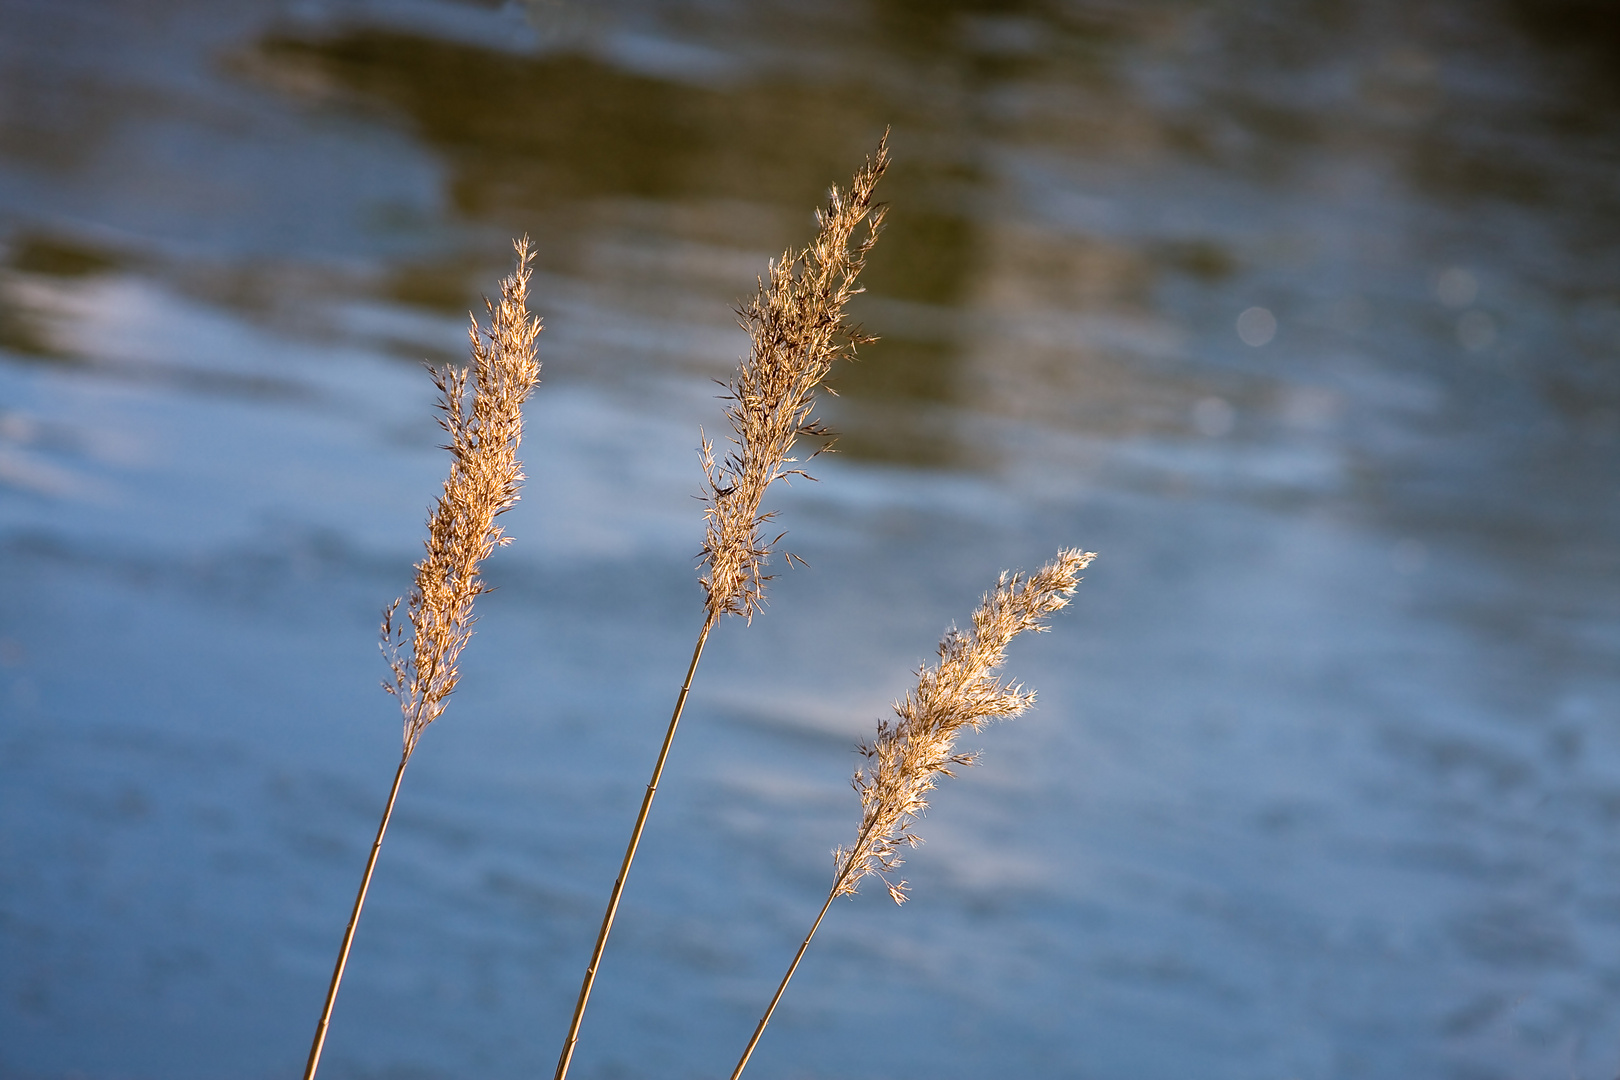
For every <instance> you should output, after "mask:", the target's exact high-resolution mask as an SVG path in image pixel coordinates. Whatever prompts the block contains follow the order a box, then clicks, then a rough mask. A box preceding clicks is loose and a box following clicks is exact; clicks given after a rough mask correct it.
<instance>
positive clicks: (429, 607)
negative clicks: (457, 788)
mask: <svg viewBox="0 0 1620 1080" xmlns="http://www.w3.org/2000/svg"><path fill="white" fill-rule="evenodd" d="M513 246H514V248H515V249H516V251H517V268H516V269H515V270H514V271H513V272H512V274H511V275H510V276H508V277H507V278H505V279H504V280H503V281H502V282H501V300H500V303H499V304H494V303H491V302H489V301H485V307H486V308H487V309H488V313H489V318H490V328H489V329H488V330H487V331H486V330H482V329H480V328H479V326H478V320H477V319H476V317H475V318H474V319H473V320H472V326H471V327H470V328H469V330H468V336H469V337H470V338H471V340H472V364H471V368H470V370H466V369H460V368H456V367H453V366H447V367H445V368H442V369H433V368H429V369H428V370H429V372H430V373H431V375H432V377H433V382H434V385H435V386H437V387H438V389H439V409H440V411H441V412H442V413H443V415H442V416H441V417H440V418H439V424H440V426H441V427H443V428H444V430H445V432H446V433H447V434H448V435H449V440H450V441H449V444H448V445H447V446H446V447H445V449H447V450H449V451H450V475H449V476H448V477H447V478H446V479H445V481H444V491H443V493H442V494H441V495H440V496H439V499H438V502H437V504H436V505H435V506H434V508H433V513H432V514H431V515H430V516H429V518H428V538H427V541H426V542H425V545H424V546H425V547H426V549H427V552H426V554H425V555H424V556H423V558H422V561H421V562H419V563H417V564H416V582H415V585H414V587H413V588H412V590H411V594H410V597H409V599H407V600H403V601H401V600H396V601H394V603H393V604H392V605H391V606H390V607H389V608H388V610H387V611H386V612H385V613H384V615H383V623H382V647H383V652H384V654H385V655H386V656H387V657H388V665H389V667H390V669H391V670H392V672H393V681H392V683H391V684H390V683H384V684H383V688H384V689H385V690H387V691H388V692H389V693H390V694H393V695H394V696H395V697H396V698H398V700H399V706H400V712H401V714H402V716H403V718H404V725H405V730H404V747H403V749H402V750H401V752H400V757H399V767H398V768H397V769H396V770H395V771H394V783H393V786H392V787H391V788H390V789H389V792H388V802H387V804H386V805H385V806H384V807H383V814H382V821H381V822H380V823H379V824H378V826H377V838H376V839H375V840H374V841H372V844H371V854H370V856H369V857H368V858H367V859H366V868H365V872H364V873H363V874H362V875H361V877H360V891H359V892H358V893H357V894H356V895H355V898H354V909H353V911H352V912H351V913H350V915H349V925H348V928H347V929H346V930H345V931H344V932H343V944H342V945H341V946H339V948H338V955H337V963H336V964H335V965H334V966H333V968H332V982H331V985H330V986H329V987H328V989H327V992H326V1003H325V1005H323V1006H322V1008H321V1019H320V1022H319V1023H318V1024H316V1026H315V1039H314V1042H313V1043H312V1044H311V1045H310V1048H309V1061H308V1064H306V1065H305V1067H304V1080H313V1078H314V1076H315V1070H316V1068H317V1067H319V1065H320V1061H321V1050H322V1048H323V1047H324V1046H325V1044H326V1032H327V1028H328V1027H329V1026H330V1024H331V1021H332V1008H333V1006H334V1004H335V1003H336V1002H337V995H338V987H339V986H340V985H341V984H342V982H343V969H344V968H345V966H347V964H348V962H349V949H350V947H351V946H352V945H353V944H354V931H355V927H356V926H358V925H359V923H360V911H361V909H362V908H363V907H365V903H366V893H367V891H368V890H369V889H370V887H371V875H372V871H373V870H375V869H376V866H377V855H378V853H379V852H380V851H381V850H382V843H383V836H384V835H385V834H386V833H387V832H388V821H389V819H390V818H391V817H392V816H393V813H394V803H395V801H396V800H397V799H398V798H399V785H400V781H401V780H403V779H404V778H405V766H406V765H408V764H410V760H411V755H412V754H413V753H414V752H415V750H416V744H417V742H418V741H419V740H420V739H421V737H422V732H423V731H424V730H425V729H426V728H427V726H428V725H429V724H431V723H433V721H434V720H437V719H438V718H439V716H440V715H441V714H442V713H443V712H444V708H445V705H446V704H447V702H448V699H449V697H450V694H451V693H452V692H453V691H454V690H455V688H456V683H457V681H458V679H459V678H460V667H459V660H460V657H461V650H462V649H463V648H465V647H466V645H467V640H468V638H470V637H471V636H472V624H473V621H474V619H473V601H474V600H476V599H477V597H478V595H479V594H480V593H482V592H484V591H485V586H484V583H483V580H482V579H481V578H480V577H479V565H480V564H481V563H482V562H483V561H484V560H485V559H487V558H488V557H489V556H490V554H491V553H492V552H493V551H494V550H495V549H496V548H497V547H503V546H505V545H506V544H508V543H510V542H511V538H510V537H508V536H506V535H505V534H504V532H503V531H502V529H501V526H500V525H499V523H498V522H497V521H496V519H497V518H498V517H499V516H500V515H501V514H503V513H505V512H506V511H507V510H509V509H511V508H512V506H513V504H515V503H516V502H517V501H518V492H519V489H520V488H521V487H522V484H523V480H524V476H523V473H522V472H521V471H520V470H521V466H520V463H519V461H518V457H517V451H518V445H519V443H520V442H521V441H522V437H523V403H524V401H525V400H527V398H528V396H529V393H530V392H531V391H532V390H533V389H534V387H535V384H536V383H538V382H539V378H540V362H539V360H538V359H537V358H536V356H535V347H534V343H535V337H536V335H538V334H539V333H540V320H539V319H533V318H530V317H529V313H528V306H527V298H528V286H529V260H530V258H531V257H532V256H531V252H530V250H529V241H528V238H527V237H525V238H524V239H522V240H519V241H516V242H515V243H514V245H513ZM469 380H470V382H471V402H470V403H469V401H468V384H469ZM402 602H403V603H404V604H405V618H406V621H407V622H409V624H410V632H409V633H408V634H407V632H406V628H405V626H404V625H403V624H397V623H396V622H395V615H396V614H397V613H398V610H399V605H400V604H401V603H402Z"/></svg>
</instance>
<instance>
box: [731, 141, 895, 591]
mask: <svg viewBox="0 0 1620 1080" xmlns="http://www.w3.org/2000/svg"><path fill="white" fill-rule="evenodd" d="M888 166H889V150H888V135H887V134H885V135H884V137H883V141H881V142H880V143H879V144H878V148H877V152H876V153H875V154H873V155H872V157H871V158H869V159H867V162H866V164H865V165H864V166H863V167H862V168H861V170H860V171H859V172H857V173H856V174H855V179H854V181H853V183H851V185H850V188H849V190H848V191H847V192H845V191H840V190H838V188H836V187H835V188H833V189H832V194H831V198H830V199H829V201H828V203H827V205H826V207H825V208H823V209H820V210H818V211H816V221H817V224H818V225H819V226H820V228H819V230H818V231H817V233H816V237H815V239H814V240H813V241H811V243H810V245H809V246H808V247H805V248H803V249H802V250H800V251H791V250H790V251H786V252H783V254H782V257H781V258H780V259H777V260H775V261H774V262H772V263H771V265H770V269H769V272H768V273H767V275H766V276H765V277H764V278H761V279H760V281H759V290H758V292H757V293H756V294H755V295H754V297H753V299H752V300H750V301H749V302H748V303H747V304H745V305H743V306H742V307H741V308H739V309H738V312H737V314H738V316H739V318H740V320H741V323H742V326H743V329H745V330H747V331H748V334H749V338H750V346H749V353H748V356H747V358H746V359H744V360H743V362H742V364H741V366H740V367H739V369H738V371H737V375H736V377H735V378H734V379H732V381H731V382H730V383H729V384H728V385H727V387H726V389H727V395H726V397H727V399H728V400H729V401H730V402H731V405H730V406H729V407H727V409H726V419H727V420H728V421H730V423H731V429H732V432H733V437H732V440H731V441H732V445H733V449H732V450H731V451H730V452H728V453H727V454H726V455H725V457H724V459H723V460H721V461H718V462H717V461H716V460H715V456H714V448H713V446H712V444H711V443H710V442H709V440H708V439H704V440H703V451H702V453H703V469H704V473H705V474H706V476H707V485H706V488H707V490H706V491H705V493H704V499H705V501H706V503H707V507H706V509H705V511H704V514H705V516H706V517H707V519H708V535H707V537H706V538H705V539H704V543H703V550H702V552H701V554H700V558H701V559H702V562H703V566H704V577H703V587H704V589H705V590H706V591H707V593H708V608H709V615H710V617H711V619H713V618H718V617H719V616H720V615H724V614H736V615H743V616H745V617H746V616H752V615H753V613H754V612H755V611H756V610H757V609H758V607H759V605H760V604H761V602H762V601H763V599H764V586H765V582H766V581H768V580H770V575H768V574H766V573H765V572H764V567H765V563H766V559H767V557H768V556H769V554H770V551H771V547H772V546H773V545H774V544H775V543H776V541H777V540H780V539H781V537H780V536H778V537H776V539H775V540H770V541H767V540H765V539H764V536H765V533H764V529H765V526H766V525H767V524H768V523H769V522H770V520H771V518H772V517H773V516H774V513H762V512H761V511H760V503H761V501H762V500H763V499H764V497H765V489H766V488H768V487H770V485H771V484H772V483H774V482H775V481H777V480H781V479H784V478H786V477H789V476H806V474H805V473H804V471H803V470H802V469H798V468H789V467H788V466H789V465H794V464H797V459H795V458H793V457H790V456H789V455H790V454H791V453H792V451H793V447H794V443H795V442H796V441H797V440H798V439H799V438H800V437H801V436H803V437H805V438H811V439H819V440H821V443H822V445H821V446H820V447H819V448H817V449H816V450H815V451H814V452H813V453H812V454H811V455H810V456H811V457H815V456H816V454H819V453H822V452H824V451H826V450H829V449H831V446H832V443H831V433H830V432H829V431H828V430H827V429H826V428H825V427H824V426H822V424H821V423H820V422H819V421H818V420H816V419H815V418H814V416H813V415H812V413H813V410H814V408H815V390H816V388H817V387H818V386H819V385H820V384H821V382H822V380H824V379H825V378H826V377H827V374H828V372H830V371H831V370H832V366H833V364H834V363H835V362H837V361H838V360H839V359H840V358H844V357H850V356H853V355H854V352H855V349H856V347H857V346H858V345H864V344H866V343H868V342H870V341H871V340H873V339H872V338H868V337H866V336H864V335H863V334H862V333H861V330H860V328H859V327H858V326H855V325H853V324H851V323H850V321H849V318H848V316H847V315H846V314H845V312H844V307H845V305H846V304H847V303H848V302H849V300H850V298H851V297H853V296H856V295H857V294H859V293H860V292H861V291H862V290H861V288H860V287H859V286H858V285H857V284H856V279H857V278H858V276H859V275H860V272H861V268H862V267H864V266H865V265H866V256H867V254H868V252H870V251H871V250H872V245H873V244H875V243H876V242H877V238H878V233H879V232H880V231H881V230H882V228H883V215H884V207H882V206H879V205H875V204H874V203H873V202H872V192H873V189H874V188H875V187H876V186H877V182H878V180H879V179H881V178H882V176H883V173H884V170H886V169H887V168H888ZM863 224H864V225H865V229H864V230H862V228H861V226H862V225H863ZM789 558H790V559H791V558H792V556H789Z"/></svg>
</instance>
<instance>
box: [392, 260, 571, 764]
mask: <svg viewBox="0 0 1620 1080" xmlns="http://www.w3.org/2000/svg"><path fill="white" fill-rule="evenodd" d="M513 248H514V249H515V250H516V252H517V268H516V269H515V270H514V271H513V272H512V274H511V275H510V276H508V277H507V278H505V279H504V280H502V282H501V300H500V303H499V304H495V303H492V302H491V301H489V300H487V299H486V300H485V301H484V306H485V308H486V309H487V310H488V313H489V320H490V328H489V329H488V330H483V329H481V328H480V327H479V325H478V319H477V317H476V316H473V317H472V319H471V322H472V325H471V326H470V327H469V329H468V337H469V338H471V341H472V350H471V351H472V364H471V367H470V369H463V368H457V367H454V366H449V365H447V366H446V367H444V368H442V369H440V368H431V367H430V368H429V369H428V372H429V374H430V375H431V376H432V378H433V384H434V385H435V386H437V387H438V389H439V406H438V407H439V410H440V412H441V413H442V415H441V416H440V417H439V426H440V427H442V428H443V429H444V430H445V432H446V434H447V435H448V436H449V443H448V444H447V445H446V446H445V447H444V448H445V449H446V450H448V451H450V475H449V476H448V477H446V479H445V481H444V491H443V493H442V494H441V495H440V496H439V499H438V502H437V503H436V504H435V506H434V508H433V512H432V514H431V515H430V516H429V517H428V537H427V540H426V541H425V542H424V547H425V548H426V549H427V550H426V554H425V555H424V556H423V558H422V561H421V562H419V563H417V564H416V583H415V586H414V587H413V588H412V590H411V594H410V596H409V598H407V599H405V600H403V601H400V600H396V601H394V603H393V605H392V606H391V607H389V608H388V610H387V611H386V612H385V613H384V615H383V624H382V637H383V652H384V653H385V655H387V657H388V663H389V667H390V668H392V669H393V674H394V680H393V683H392V685H390V684H388V683H384V684H383V686H384V688H385V689H386V690H388V692H389V693H391V694H394V695H395V696H396V697H398V698H399V705H400V710H401V712H402V713H403V714H404V719H405V753H406V754H407V755H409V754H410V753H411V751H412V750H414V749H415V748H416V741H417V739H419V738H420V737H421V735H422V730H423V729H424V728H426V727H427V726H428V725H429V724H431V723H432V722H433V721H434V720H436V719H438V717H439V715H440V714H441V713H443V712H444V707H445V703H446V700H447V699H448V698H449V696H450V694H451V693H452V692H453V691H454V690H455V688H456V681H457V679H458V678H459V676H460V669H459V667H458V661H459V660H460V657H461V650H462V649H463V648H465V647H466V644H467V639H468V638H470V637H471V636H472V624H473V601H474V600H475V599H476V598H477V597H478V594H479V593H481V592H483V591H484V584H483V581H482V579H481V578H480V577H479V575H478V568H479V564H480V563H482V562H483V561H484V560H485V559H487V558H488V557H489V555H490V553H491V552H492V551H494V550H495V548H497V547H501V546H504V545H505V544H507V543H509V542H510V538H509V537H507V536H506V535H505V534H504V533H503V532H502V530H501V526H500V525H499V524H498V523H497V521H496V518H498V517H499V516H500V515H501V514H503V513H505V512H506V511H507V510H509V509H511V507H512V506H513V504H515V503H516V502H517V501H518V491H519V489H520V488H521V487H522V484H523V479H524V477H523V473H522V471H521V468H522V466H521V463H520V462H519V461H518V456H517V451H518V446H519V444H520V442H521V441H522V438H523V403H524V401H525V400H526V399H527V398H528V396H529V393H530V392H531V391H532V390H533V389H534V387H535V384H536V383H538V382H539V381H540V361H539V360H538V359H537V358H536V356H535V345H534V343H535V337H536V336H537V335H538V334H539V333H540V320H539V319H537V318H530V317H529V311H528V307H527V297H528V288H529V274H530V269H529V261H530V260H531V259H532V258H533V252H532V251H531V250H530V248H529V240H528V237H524V238H523V239H522V240H518V241H515V242H514V243H513ZM469 380H470V381H471V384H472V387H471V395H470V396H471V401H470V402H469V400H468V397H469V394H468V382H469ZM402 602H403V603H404V604H405V614H406V618H407V619H408V621H409V622H410V625H411V632H410V634H409V635H407V633H406V631H405V628H404V627H403V626H396V625H395V623H394V614H395V612H396V611H397V610H398V608H399V605H400V604H401V603H402ZM407 639H408V640H409V642H410V647H409V648H408V649H407V648H406V641H407Z"/></svg>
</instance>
